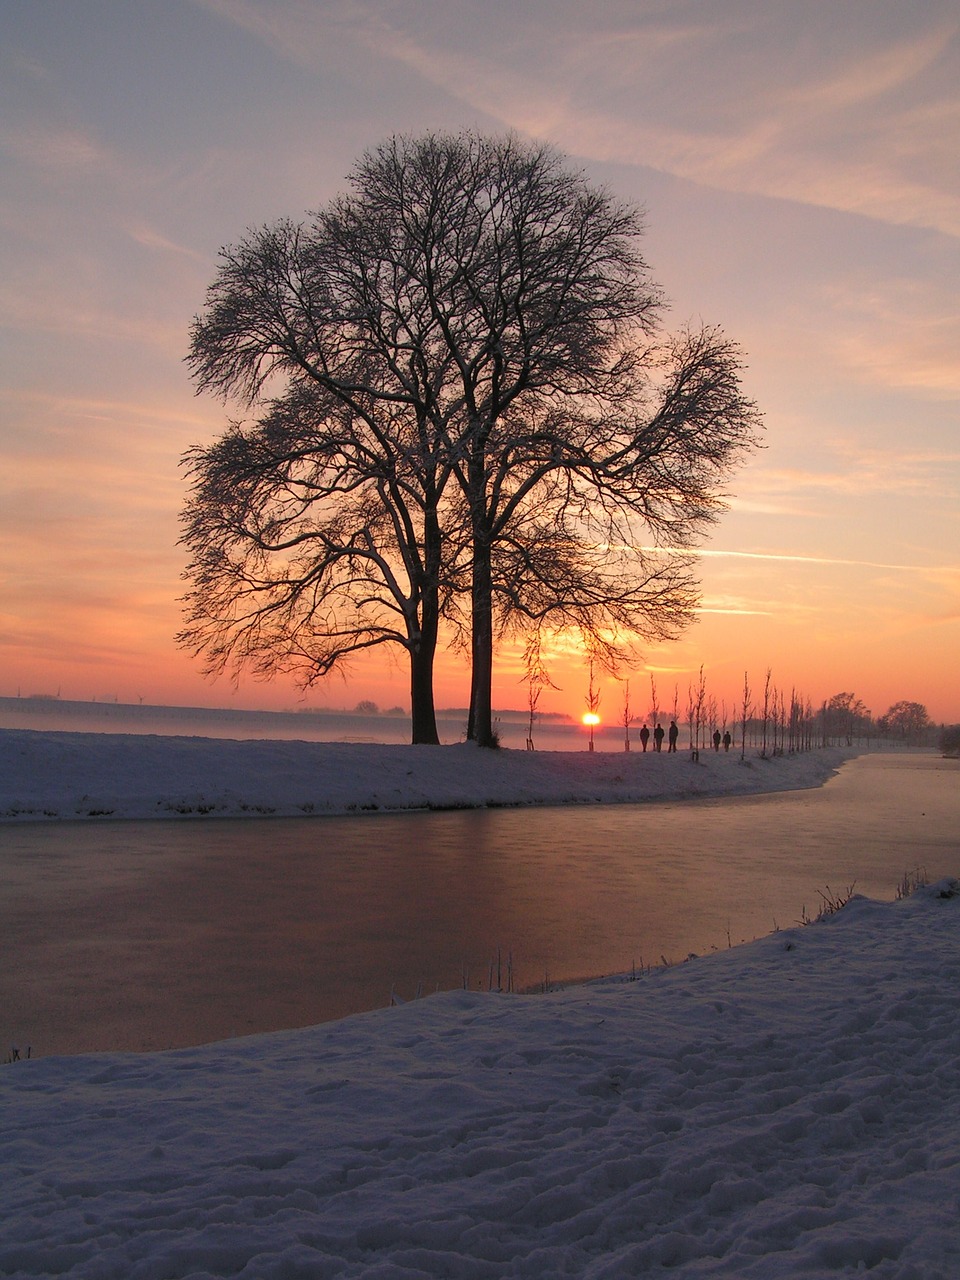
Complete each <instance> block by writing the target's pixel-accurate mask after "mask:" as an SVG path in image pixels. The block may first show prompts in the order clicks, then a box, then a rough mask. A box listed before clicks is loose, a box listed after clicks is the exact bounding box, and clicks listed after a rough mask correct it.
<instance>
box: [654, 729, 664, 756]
mask: <svg viewBox="0 0 960 1280" xmlns="http://www.w3.org/2000/svg"><path fill="white" fill-rule="evenodd" d="M653 749H654V751H662V750H663V725H662V724H658V725H657V727H656V728H655V729H654V731H653Z"/></svg>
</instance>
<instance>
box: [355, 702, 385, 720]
mask: <svg viewBox="0 0 960 1280" xmlns="http://www.w3.org/2000/svg"><path fill="white" fill-rule="evenodd" d="M353 709H354V711H355V712H356V713H357V714H358V715H361V716H376V715H379V714H380V708H379V707H378V706H377V704H376V703H375V702H371V701H370V699H369V698H363V699H361V701H360V702H358V703H357V705H356V706H355V707H354V708H353Z"/></svg>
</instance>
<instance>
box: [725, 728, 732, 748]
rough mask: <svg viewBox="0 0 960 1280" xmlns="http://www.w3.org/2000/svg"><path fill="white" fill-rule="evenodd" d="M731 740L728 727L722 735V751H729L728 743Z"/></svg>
mask: <svg viewBox="0 0 960 1280" xmlns="http://www.w3.org/2000/svg"><path fill="white" fill-rule="evenodd" d="M732 741H733V739H732V738H731V737H730V730H729V729H728V730H727V731H726V733H725V734H724V735H723V749H724V751H729V750H730V743H731V742H732Z"/></svg>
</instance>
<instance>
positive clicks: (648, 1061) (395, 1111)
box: [0, 730, 960, 1280]
mask: <svg viewBox="0 0 960 1280" xmlns="http://www.w3.org/2000/svg"><path fill="white" fill-rule="evenodd" d="M843 754H844V753H839V754H838V753H824V754H821V753H813V754H811V755H810V756H805V757H798V758H795V759H783V760H777V761H759V760H756V759H753V760H751V761H750V762H749V764H748V765H743V764H740V762H739V759H738V758H737V757H736V756H735V755H734V754H733V753H731V755H730V756H723V755H722V754H721V755H720V756H719V757H715V756H713V754H712V753H710V755H709V756H708V757H704V758H703V759H702V761H701V763H700V764H698V765H695V764H693V763H691V761H690V760H689V759H688V758H687V757H685V756H684V755H679V756H676V757H667V756H665V755H664V756H660V757H652V756H649V755H648V756H646V757H644V756H642V755H640V754H633V753H631V755H630V756H627V755H626V754H624V753H619V754H612V753H611V754H606V753H604V754H600V753H597V754H594V755H592V756H591V755H588V754H586V753H583V754H576V753H572V754H571V753H556V754H549V755H548V754H542V755H541V754H540V753H532V754H527V753H518V752H501V753H480V752H476V751H473V750H472V749H471V748H469V747H466V746H462V747H448V748H439V749H438V748H435V749H428V748H421V749H414V748H409V747H405V748H395V747H373V746H349V747H335V746H330V745H326V746H323V745H320V744H291V743H283V742H259V743H244V742H213V741H204V740H202V739H177V738H163V739H159V738H148V737H140V738H130V737H126V736H116V737H115V736H111V735H85V734H44V733H30V732H27V731H20V730H16V731H4V732H0V811H2V812H3V814H4V815H5V817H6V818H7V820H8V821H17V820H37V819H43V818H47V819H48V820H56V819H57V818H74V817H77V816H80V817H87V818H94V817H97V816H98V815H106V814H108V813H109V814H111V815H113V816H117V817H119V816H129V817H141V816H147V815H152V816H167V817H173V816H177V815H180V814H193V815H196V814H198V813H200V812H201V811H204V812H206V813H207V814H210V815H213V814H216V813H231V814H237V813H254V812H259V813H262V812H265V811H268V812H275V813H278V814H280V813H294V812H297V813H303V812H304V811H305V810H309V811H312V812H317V813H323V812H344V811H347V812H349V811H351V810H352V809H364V808H367V807H369V806H371V805H376V806H378V807H381V808H403V807H409V806H411V805H417V806H423V805H433V806H441V805H450V804H487V803H496V804H512V803H521V804H522V803H534V802H550V803H555V802H563V801H567V802H571V801H573V802H576V801H580V802H590V801H596V800H627V799H639V798H644V797H658V796H671V797H676V796H678V795H694V794H713V795H717V794H724V793H736V792H743V791H758V790H769V789H774V788H783V787H798V786H810V785H815V784H816V783H817V782H819V781H821V780H822V779H823V778H824V777H825V776H827V775H828V774H829V773H830V772H831V771H832V769H833V768H834V767H835V766H836V765H837V763H838V762H839V761H840V759H842V758H843ZM2 838H3V833H2V828H0V840H2ZM958 944H960V881H957V880H944V881H941V882H939V884H937V885H935V886H932V887H930V888H925V889H921V890H920V891H918V892H917V893H915V894H914V895H913V896H912V897H909V898H907V899H904V900H901V901H897V902H893V903H877V902H870V901H867V900H866V899H854V900H853V901H852V902H851V903H849V904H848V905H847V906H846V907H844V908H843V910H841V911H840V912H839V913H838V914H837V915H834V916H832V917H830V918H828V919H827V920H824V921H823V922H821V923H819V924H815V925H812V926H809V927H807V928H798V929H793V930H789V931H781V932H778V933H774V934H772V935H770V936H769V937H767V938H764V939H761V940H760V941H758V942H755V943H751V944H749V945H746V946H742V947H739V948H734V949H732V950H729V951H723V952H717V953H715V954H713V955H711V956H708V957H705V958H703V959H699V960H692V961H690V962H689V963H687V964H684V965H681V966H677V967H674V968H669V969H662V970H656V971H654V972H651V973H648V974H645V975H643V976H641V977H640V978H639V979H638V980H637V981H625V980H623V981H607V982H605V983H601V984H593V985H589V986H583V987H579V988H574V989H571V990H567V991H565V992H561V993H554V994H551V995H541V996H518V995H506V994H496V993H483V994H481V993H478V992H448V993H443V994H438V995H435V996H431V997H429V998H427V999H424V1000H419V1001H414V1002H411V1003H408V1004H405V1005H402V1006H399V1007H396V1008H392V1009H385V1010H381V1011H379V1012H376V1013H371V1014H363V1015H360V1016H357V1017H353V1018H348V1019H344V1020H342V1021H340V1022H334V1023H327V1024H323V1025H321V1026H317V1027H313V1028H309V1029H307V1030H300V1031H290V1032H282V1033H278V1034H272V1035H267V1036H257V1037H251V1038H248V1039H238V1040H230V1041H224V1042H221V1043H218V1044H214V1045H208V1046H204V1047H200V1048H194V1049H181V1050H172V1051H169V1052H166V1053H150V1054H120V1053H111V1054H102V1053H101V1054H87V1055H79V1056H74V1057H47V1058H39V1059H31V1060H25V1059H24V1058H23V1057H21V1058H20V1059H19V1060H16V1061H13V1062H10V1063H9V1064H7V1065H5V1066H2V1067H0V1144H2V1145H0V1152H2V1166H0V1170H2V1171H0V1275H2V1276H12V1277H16V1276H23V1277H28V1276H29V1277H40V1276H68V1277H73V1278H75V1280H80V1278H81V1277H83V1278H85V1280H108V1278H110V1277H116V1278H117V1280H180V1278H182V1280H187V1278H189V1280H202V1278H205V1277H220V1276H236V1277H242V1278H244V1280H272V1278H274V1277H275V1278H277V1280H307V1278H309V1280H314V1278H320V1277H332V1276H363V1277H369V1278H371V1280H373V1278H374V1277H376V1278H377V1280H402V1278H407V1280H411V1278H413V1277H440V1276H450V1277H457V1278H458V1280H459V1278H461V1277H464V1278H470V1277H491V1278H500V1277H504V1278H506V1277H561V1276H578V1277H581V1276H582V1277H628V1276H637V1277H646V1276H658V1275H670V1276H673V1277H677V1278H678V1280H701V1278H704V1277H726V1278H728V1280H733V1278H734V1277H736V1278H737V1280H741V1278H742V1280H787V1278H789V1280H806V1278H814V1277H824V1278H826V1277H831V1278H832V1277H838V1276H854V1275H859V1274H861V1273H865V1274H869V1275H870V1276H871V1277H875V1278H876V1280H956V1277H958V1276H960V1225H958V1214H960V1120H958V1117H960V945H958Z"/></svg>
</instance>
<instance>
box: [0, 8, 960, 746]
mask: <svg viewBox="0 0 960 1280" xmlns="http://www.w3.org/2000/svg"><path fill="white" fill-rule="evenodd" d="M463 128H470V129H476V130H479V131H482V132H487V133H503V132H505V131H507V130H513V131H515V132H517V133H519V134H521V135H522V136H524V137H529V138H536V139H542V140H545V141H548V142H550V143H552V144H554V145H555V146H556V147H557V148H559V149H560V150H561V151H563V152H564V153H565V154H566V155H567V156H568V157H569V159H570V161H571V163H573V164H574V165H576V166H578V167H582V168H583V169H585V171H586V172H587V174H588V176H589V178H590V179H591V180H592V181H594V182H596V183H598V184H605V185H606V186H608V187H609V188H610V189H611V190H612V191H613V192H614V193H615V194H616V195H617V196H619V197H622V198H624V199H627V200H632V201H635V202H637V203H639V204H642V205H643V206H644V208H645V210H646V222H647V233H646V237H645V241H644V256H645V257H646V259H647V261H648V262H649V264H650V266H651V269H652V271H653V274H654V275H655V277H656V278H657V279H658V280H659V281H660V283H661V285H662V286H663V288H664V290H665V293H666V295H667V296H668V298H669V299H670V301H671V310H670V312H669V314H668V316H667V320H666V322H667V325H668V326H669V327H680V326H681V325H682V324H683V323H684V322H686V321H688V320H692V321H694V322H695V323H699V322H700V321H701V320H702V321H704V322H706V323H709V324H719V325H721V326H722V327H723V329H724V330H725V331H726V332H727V334H728V335H729V336H730V337H732V338H734V339H735V340H736V341H738V342H739V343H740V344H741V346H742V347H743V350H744V352H745V356H746V360H747V366H748V367H747V373H746V388H747V391H748V393H749V394H750V395H751V396H752V397H753V399H755V400H756V401H757V403H758V404H759V406H760V408H761V409H762V411H763V413H764V417H765V423H766V433H765V448H764V449H763V450H762V451H760V452H759V453H757V454H755V455H754V456H753V457H752V459H751V460H750V461H749V462H748V463H747V465H746V466H745V467H744V468H743V469H742V470H741V471H739V472H738V473H737V474H736V475H735V476H734V478H733V481H732V484H731V491H732V494H731V505H730V510H729V511H728V512H727V513H726V514H725V516H724V517H723V518H722V520H721V521H720V523H719V524H718V525H717V526H716V528H715V530H714V531H713V534H712V536H711V537H710V539H709V541H708V542H706V543H705V544H704V548H703V554H702V560H701V574H700V576H701V582H702V589H703V596H702V608H701V612H700V615H699V621H698V623H697V625H696V626H694V627H693V628H692V629H691V630H690V631H689V632H688V633H687V634H686V636H685V637H684V639H683V640H682V641H680V642H677V643H674V644H669V645H663V646H657V647H650V648H648V649H647V650H645V651H644V652H643V654H642V656H641V657H640V658H638V660H637V662H636V665H635V666H634V667H633V668H632V669H631V670H630V672H629V673H626V674H629V676H630V681H631V690H632V693H631V700H632V701H633V702H634V704H635V705H636V709H637V711H638V713H640V714H641V715H642V714H643V713H644V712H645V711H646V708H647V705H648V703H649V698H648V691H649V679H650V673H653V675H654V677H655V679H656V681H657V685H658V691H659V694H660V700H661V702H662V703H664V704H667V703H669V702H671V701H672V697H673V689H674V687H675V686H676V687H677V688H678V689H679V691H680V700H681V702H682V703H685V701H686V695H687V689H688V687H689V685H690V683H691V681H693V680H694V679H695V678H696V673H697V671H698V669H699V667H700V666H701V664H702V665H703V667H704V673H705V678H706V682H707V686H708V691H709V693H711V694H712V695H713V696H715V697H716V698H717V699H718V700H719V699H723V700H725V701H727V703H728V704H729V705H730V706H732V705H733V703H734V701H735V700H736V699H737V698H738V696H739V691H740V688H741V686H742V684H743V674H744V671H745V670H747V671H749V673H750V678H751V683H752V684H753V685H754V687H759V686H761V685H762V682H763V677H764V673H765V671H766V669H767V668H770V669H771V670H772V673H773V681H774V683H775V684H778V685H781V686H782V687H783V688H784V689H785V690H786V692H787V693H789V691H790V689H791V688H792V687H796V688H797V689H798V690H800V691H801V692H802V693H804V694H805V695H806V696H808V697H809V698H810V699H811V700H812V701H813V702H814V703H819V702H820V701H821V700H822V699H823V698H826V697H829V696H830V695H832V694H834V693H837V692H840V691H842V690H849V691H852V692H854V693H855V694H856V695H857V696H859V697H861V698H862V699H863V701H864V702H865V703H866V705H867V706H868V707H869V708H870V709H871V710H872V711H873V712H874V714H882V713H883V712H884V711H885V710H886V709H887V707H888V706H890V704H891V703H893V702H895V701H897V700H899V699H901V698H905V699H909V700H913V701H918V702H922V703H924V704H925V705H926V706H927V708H928V710H929V711H930V713H931V715H932V716H933V718H934V719H935V720H946V721H953V722H956V721H960V413H958V405H960V10H958V7H957V3H956V0H915V2H913V3H909V2H907V0H836V3H834V4H825V3H804V4H801V3H797V0H713V2H711V3H707V2H706V0H592V3H590V4H586V3H582V0H510V3H506V2H505V0H136V3H126V2H124V0H3V3H2V5H0V229H2V234H0V323H2V341H0V695H7V696H11V695H16V694H17V693H18V691H19V692H20V693H22V694H23V695H24V696H26V695H30V694H37V693H48V694H52V693H56V692H57V691H59V692H60V693H61V695H62V696H63V697H65V698H79V699H88V698H97V699H98V700H99V699H111V700H112V699H114V698H118V699H119V700H120V701H131V702H136V701H138V699H141V698H142V699H143V701H145V702H160V703H179V704H183V705H194V706H243V707H264V708H281V707H283V708H289V707H296V706H299V705H308V706H337V707H344V706H353V705H354V704H355V703H356V702H357V701H359V700H360V699H363V698H372V699H374V700H376V701H377V702H379V703H381V704H382V705H384V706H390V705H393V704H395V703H401V704H404V705H406V704H407V703H408V692H407V676H406V670H405V665H404V655H403V654H402V653H399V652H398V653H397V656H396V659H395V661H394V662H393V663H391V661H390V660H388V659H387V657H386V656H385V654H380V655H379V656H378V658H377V660H376V662H375V663H373V664H367V665H366V666H363V665H360V664H358V665H357V667H356V668H355V669H354V670H353V671H352V672H351V673H350V674H349V677H348V679H347V680H346V682H345V681H344V680H342V679H340V678H339V677H333V678H332V679H330V680H328V682H327V683H325V684H324V685H322V686H320V687H318V688H317V689H315V690H313V691H311V692H310V693H309V694H308V695H306V699H305V700H304V695H302V694H301V693H300V692H299V691H298V690H297V689H296V687H295V686H294V685H293V684H292V683H284V682H277V683H274V684H269V685H263V684H259V683H257V682H255V681H253V680H252V679H247V680H245V681H244V682H243V683H242V684H241V685H240V687H239V689H237V690H234V689H233V688H232V686H231V685H230V683H229V681H226V680H221V681H219V682H217V683H210V682H209V681H207V680H205V679H204V678H203V677H202V675H201V674H200V671H199V667H198V664H197V663H196V661H195V660H194V659H193V658H192V657H191V656H190V655H189V654H187V653H184V652H181V651H180V650H178V649H177V648H176V646H175V644H174V639H173V637H174V634H175V632H176V631H177V629H178V627H179V626H180V606H179V604H178V597H179V596H180V594H181V593H182V591H183V590H184V586H183V583H182V582H181V579H180V574H181V571H182V569H183V565H184V552H183V549H182V548H180V547H178V545H177V538H178V514H179V511H180V508H181V505H182V502H183V499H184V496H185V488H184V480H183V475H182V472H181V470H180V466H179V459H180V457H181V455H182V453H183V451H184V450H185V449H186V448H187V447H188V446H190V445H192V444H194V443H200V442H206V441H209V440H212V439H213V438H214V437H215V436H216V435H217V434H218V433H219V431H220V430H222V428H223V427H224V425H225V422H226V416H227V410H226V409H225V408H224V406H223V405H221V404H220V403H219V402H217V401H216V400H214V399H212V398H210V397H203V398H197V397H196V396H195V395H194V393H193V387H192V385H191V383H190V380H189V378H188V374H187V369H186V366H185V364H184V356H185V354H186V350H187V331H188V327H189V324H190V321H191V319H192V317H193V316H194V314H195V313H196V312H197V311H199V310H200V309H201V307H202V305H203V301H204V292H205V289H206V286H207V285H208V284H209V283H210V281H211V280H212V278H213V275H214V271H215V268H216V255H217V251H218V249H219V248H220V247H221V246H222V245H226V244H231V243H235V242H236V241H237V240H238V239H240V238H241V237H242V236H243V235H244V233H245V231H246V230H247V229H248V228H251V227H254V226H258V225H260V224H263V223H266V222H272V221H274V220H275V219H277V218H281V217H285V216H292V217H295V218H300V217H303V216H305V215H306V213H307V211H309V210H311V209H315V208H317V207H319V206H320V205H322V204H324V203H326V202H327V201H328V200H329V199H330V198H331V197H332V196H334V195H335V194H337V193H338V192H339V191H341V190H343V187H344V178H345V175H346V173H347V172H348V170H349V169H350V167H351V165H352V163H353V161H354V160H355V159H356V158H357V157H358V156H359V155H360V154H361V153H362V152H363V151H364V150H365V149H366V148H368V147H371V146H375V145H376V144H377V143H378V142H380V141H382V140H383V139H384V138H385V137H387V136H388V135H389V134H391V133H393V132H405V133H419V132H423V131H426V130H459V129H463ZM554 678H555V680H556V682H557V684H558V685H560V686H561V687H560V688H559V689H558V690H552V691H549V693H548V694H545V695H544V698H543V700H542V703H541V706H542V707H543V708H545V709H554V710H560V711H568V712H570V713H571V714H575V715H579V713H580V712H581V711H582V710H583V709H584V706H585V695H586V690H587V673H586V669H585V667H584V665H583V662H582V661H581V660H580V659H579V658H575V659H570V660H558V661H557V663H556V665H555V667H554ZM601 684H602V689H601V692H602V703H601V708H600V709H601V714H602V715H603V716H604V717H605V718H607V719H614V718H616V717H617V716H618V715H619V708H620V704H621V701H622V694H621V693H620V692H619V690H618V687H617V686H616V685H615V684H614V683H613V682H612V681H603V682H601ZM437 694H438V702H439V704H440V705H441V706H462V705H464V704H465V702H466V699H467V695H468V689H467V681H466V677H465V666H464V662H463V659H462V657H455V658H454V659H453V660H450V659H449V658H445V659H444V661H443V663H442V665H441V669H440V671H439V672H438V680H437ZM495 702H496V703H497V704H498V705H499V706H501V707H506V706H515V707H516V706H524V705H525V702H526V693H525V690H524V686H523V683H522V671H521V667H520V664H519V661H518V658H517V654H516V653H514V652H511V651H509V650H506V651H504V652H503V653H502V655H501V661H500V662H499V664H498V668H497V675H496V682H495Z"/></svg>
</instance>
